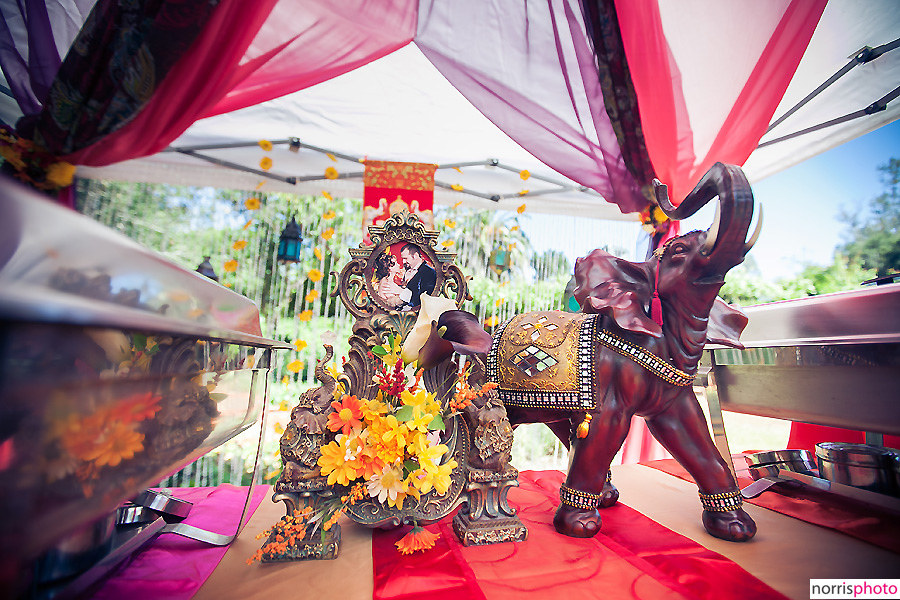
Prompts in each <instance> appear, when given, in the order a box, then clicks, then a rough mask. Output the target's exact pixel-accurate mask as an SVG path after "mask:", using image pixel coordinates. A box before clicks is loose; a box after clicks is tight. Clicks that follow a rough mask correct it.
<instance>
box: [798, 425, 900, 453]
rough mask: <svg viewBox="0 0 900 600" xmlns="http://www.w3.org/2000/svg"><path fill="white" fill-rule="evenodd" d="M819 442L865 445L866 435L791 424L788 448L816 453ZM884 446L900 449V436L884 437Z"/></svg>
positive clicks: (858, 432) (843, 430) (851, 430)
mask: <svg viewBox="0 0 900 600" xmlns="http://www.w3.org/2000/svg"><path fill="white" fill-rule="evenodd" d="M819 442H846V443H849V444H865V443H866V434H865V433H864V432H862V431H856V430H853V429H839V428H837V427H827V426H825V425H813V424H811V423H800V422H799V421H793V422H792V423H791V433H790V435H789V437H788V445H787V447H788V448H793V449H798V450H809V451H810V452H812V453H813V454H815V452H816V444H818V443H819ZM884 445H885V446H887V447H888V448H900V436H895V435H886V436H884Z"/></svg>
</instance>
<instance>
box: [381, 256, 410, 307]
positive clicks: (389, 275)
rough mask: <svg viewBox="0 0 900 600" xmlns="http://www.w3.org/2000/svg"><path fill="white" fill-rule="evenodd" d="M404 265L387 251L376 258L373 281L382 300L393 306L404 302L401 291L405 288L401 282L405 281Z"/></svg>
mask: <svg viewBox="0 0 900 600" xmlns="http://www.w3.org/2000/svg"><path fill="white" fill-rule="evenodd" d="M403 273H404V269H403V265H401V264H400V263H398V262H397V259H396V258H394V255H393V254H391V253H389V252H385V253H384V254H382V255H381V256H379V257H378V258H377V259H375V278H374V281H373V283H374V284H375V286H376V288H375V291H376V292H377V294H378V296H379V297H380V298H381V300H382V302H384V303H385V304H387V305H388V306H390V307H391V308H398V307H399V306H400V305H402V304H404V300H403V299H402V298H401V297H400V293H401V292H402V291H403V290H404V289H405V288H404V287H403V286H402V285H401V284H400V282H402V281H403Z"/></svg>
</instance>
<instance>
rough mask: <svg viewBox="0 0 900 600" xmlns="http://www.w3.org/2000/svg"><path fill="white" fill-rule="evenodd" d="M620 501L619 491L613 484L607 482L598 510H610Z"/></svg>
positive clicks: (601, 494)
mask: <svg viewBox="0 0 900 600" xmlns="http://www.w3.org/2000/svg"><path fill="white" fill-rule="evenodd" d="M618 501H619V490H618V489H616V486H614V485H613V484H612V483H611V482H609V481H607V482H606V483H605V484H603V491H602V492H600V504H599V505H598V506H597V508H609V507H610V506H612V505H613V504H615V503H616V502H618Z"/></svg>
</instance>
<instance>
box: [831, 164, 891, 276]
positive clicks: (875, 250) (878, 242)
mask: <svg viewBox="0 0 900 600" xmlns="http://www.w3.org/2000/svg"><path fill="white" fill-rule="evenodd" d="M879 170H880V171H881V172H882V182H883V183H884V186H885V192H884V193H883V194H881V195H879V196H877V197H875V198H873V199H872V200H870V201H869V203H868V206H867V207H866V208H867V210H866V211H862V212H860V213H851V212H848V211H843V212H842V214H841V219H842V220H845V221H847V223H848V226H849V229H850V231H849V233H848V235H847V237H848V238H849V241H848V242H847V243H846V244H844V245H842V246H841V247H840V248H839V250H840V252H841V253H842V254H844V255H846V256H850V257H853V258H854V259H859V260H860V261H861V263H862V267H863V268H865V269H874V270H875V271H876V273H877V276H878V277H883V276H886V275H888V274H890V273H897V272H900V159H897V158H892V159H891V160H890V161H889V162H888V163H886V164H884V165H881V166H880V167H879Z"/></svg>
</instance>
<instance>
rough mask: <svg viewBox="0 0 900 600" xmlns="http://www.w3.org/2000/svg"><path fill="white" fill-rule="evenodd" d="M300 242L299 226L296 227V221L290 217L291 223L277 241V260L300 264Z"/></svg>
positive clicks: (301, 239)
mask: <svg viewBox="0 0 900 600" xmlns="http://www.w3.org/2000/svg"><path fill="white" fill-rule="evenodd" d="M302 241H303V238H302V237H300V226H299V225H297V220H296V219H294V217H291V222H290V223H288V224H287V226H286V227H285V228H284V231H282V232H281V238H280V239H279V240H278V260H280V261H282V262H300V243H301V242H302Z"/></svg>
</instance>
